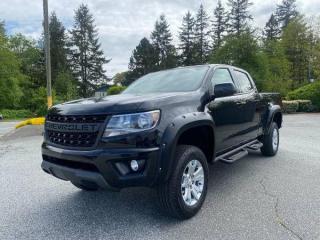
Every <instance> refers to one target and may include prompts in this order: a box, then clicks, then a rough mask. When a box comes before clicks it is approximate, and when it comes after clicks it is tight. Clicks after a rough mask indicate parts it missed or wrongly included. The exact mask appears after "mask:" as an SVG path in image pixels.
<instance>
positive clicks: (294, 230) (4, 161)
mask: <svg viewBox="0 0 320 240" xmlns="http://www.w3.org/2000/svg"><path fill="white" fill-rule="evenodd" d="M6 124H7V123H4V122H2V123H0V129H7V128H10V127H11V126H7V125H6ZM22 131H24V133H21V136H22V137H21V136H20V135H19V134H20V133H16V134H14V135H12V136H6V137H2V138H1V137H0V239H237V240H238V239H314V240H319V239H320V227H319V226H320V114H298V115H286V116H285V117H284V127H283V128H282V129H281V131H280V134H281V136H280V137H281V139H280V149H279V152H278V155H277V156H276V157H273V158H267V157H263V156H261V155H260V153H251V154H250V155H249V156H248V157H246V158H244V159H241V160H239V161H237V162H236V163H234V164H232V165H226V164H223V163H217V164H214V165H212V166H210V181H209V189H208V195H207V199H206V201H205V203H204V206H203V208H202V210H201V211H200V212H199V214H197V215H196V216H195V217H194V218H192V219H190V220H187V221H177V220H175V219H171V218H168V217H166V216H163V215H162V214H161V213H160V212H159V210H158V206H157V196H156V192H155V191H154V190H152V189H146V188H132V189H125V190H122V191H121V192H119V193H117V192H108V191H98V192H83V191H81V190H78V189H76V188H75V187H73V186H72V185H71V184H70V183H68V182H64V181H60V180H58V179H55V178H53V177H52V176H49V175H48V174H46V173H44V172H42V170H41V168H40V164H41V151H40V145H41V142H42V136H41V135H40V134H39V130H37V131H36V132H35V133H34V132H33V128H32V127H27V128H26V129H25V130H22ZM26 132H27V133H26ZM2 135H4V134H2Z"/></svg>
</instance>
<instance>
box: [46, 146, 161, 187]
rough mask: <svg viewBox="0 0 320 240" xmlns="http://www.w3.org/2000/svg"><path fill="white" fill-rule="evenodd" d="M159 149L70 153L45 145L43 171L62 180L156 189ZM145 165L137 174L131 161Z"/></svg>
mask: <svg viewBox="0 0 320 240" xmlns="http://www.w3.org/2000/svg"><path fill="white" fill-rule="evenodd" d="M159 152H160V151H159V148H157V147H154V148H125V149H122V148H121V149H119V148H118V149H96V150H90V151H80V150H67V149H61V148H57V147H54V146H51V145H48V144H47V143H43V144H42V156H43V162H42V165H41V167H42V169H43V170H44V171H45V172H47V173H49V174H51V175H53V176H55V177H57V178H60V179H63V180H67V181H72V182H76V183H80V184H81V183H83V184H87V183H88V184H90V185H96V186H97V187H99V188H106V189H112V190H117V189H121V188H125V187H132V186H153V185H155V184H156V183H157V180H158V176H159V168H160V165H159ZM131 160H138V161H140V162H142V163H143V164H142V165H141V168H140V169H139V170H138V171H137V172H134V171H132V170H131V169H130V165H129V164H130V161H131Z"/></svg>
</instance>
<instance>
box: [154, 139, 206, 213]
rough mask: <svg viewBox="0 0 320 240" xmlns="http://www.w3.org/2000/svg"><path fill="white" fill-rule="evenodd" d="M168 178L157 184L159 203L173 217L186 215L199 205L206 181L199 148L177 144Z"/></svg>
mask: <svg viewBox="0 0 320 240" xmlns="http://www.w3.org/2000/svg"><path fill="white" fill-rule="evenodd" d="M175 161H176V166H175V169H174V170H173V173H172V175H171V177H170V179H169V180H168V181H167V182H166V183H163V184H161V185H160V186H159V187H158V195H159V200H160V205H161V207H162V208H163V209H164V210H165V211H166V212H167V213H168V214H169V215H172V216H173V217H176V218H180V219H187V218H191V217H193V216H194V215H195V214H196V213H197V212H198V211H199V210H200V208H201V206H202V204H203V202H204V200H205V197H206V194H207V185H208V172H209V170H208V164H207V159H206V157H205V155H204V154H203V152H202V151H201V150H200V149H199V148H197V147H195V146H189V145H180V146H178V147H177V153H176V158H175Z"/></svg>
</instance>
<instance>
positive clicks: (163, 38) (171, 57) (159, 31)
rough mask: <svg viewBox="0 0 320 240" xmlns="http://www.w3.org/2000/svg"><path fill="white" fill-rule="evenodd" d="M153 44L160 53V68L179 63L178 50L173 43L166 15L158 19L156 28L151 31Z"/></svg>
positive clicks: (170, 66) (158, 53)
mask: <svg viewBox="0 0 320 240" xmlns="http://www.w3.org/2000/svg"><path fill="white" fill-rule="evenodd" d="M151 40H152V45H153V47H154V49H155V51H156V53H157V55H158V64H157V65H158V68H159V69H167V68H173V67H175V66H176V65H177V58H176V50H175V47H174V45H173V44H172V35H171V32H170V30H169V24H168V22H167V20H166V18H165V16H164V15H161V16H160V19H159V20H157V21H156V24H155V29H154V30H153V32H152V33H151Z"/></svg>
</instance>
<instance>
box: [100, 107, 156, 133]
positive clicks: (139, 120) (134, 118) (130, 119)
mask: <svg viewBox="0 0 320 240" xmlns="http://www.w3.org/2000/svg"><path fill="white" fill-rule="evenodd" d="M159 119H160V111H159V110H156V111H151V112H143V113H133V114H123V115H114V116H112V118H111V119H110V121H109V122H108V124H107V127H106V129H105V131H104V134H103V137H112V136H118V135H123V134H128V133H132V132H139V131H144V130H148V129H152V128H154V127H155V126H156V125H157V123H158V121H159Z"/></svg>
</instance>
